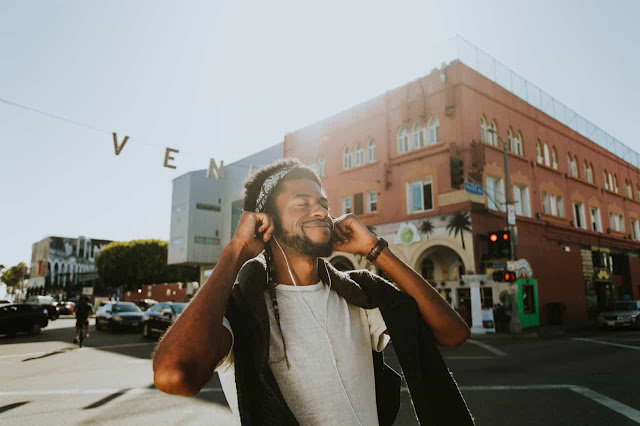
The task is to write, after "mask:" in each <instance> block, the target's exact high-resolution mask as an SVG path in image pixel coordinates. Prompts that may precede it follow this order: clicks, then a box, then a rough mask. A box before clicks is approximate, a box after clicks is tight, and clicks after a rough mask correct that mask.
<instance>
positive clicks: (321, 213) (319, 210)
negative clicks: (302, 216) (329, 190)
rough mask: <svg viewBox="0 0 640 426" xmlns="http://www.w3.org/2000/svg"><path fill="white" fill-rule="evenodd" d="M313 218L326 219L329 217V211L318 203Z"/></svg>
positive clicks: (312, 213) (312, 214)
mask: <svg viewBox="0 0 640 426" xmlns="http://www.w3.org/2000/svg"><path fill="white" fill-rule="evenodd" d="M311 216H313V217H314V218H318V219H326V218H327V217H329V210H328V209H325V208H324V207H322V205H321V204H320V203H316V205H315V206H314V208H313V211H312V212H311Z"/></svg>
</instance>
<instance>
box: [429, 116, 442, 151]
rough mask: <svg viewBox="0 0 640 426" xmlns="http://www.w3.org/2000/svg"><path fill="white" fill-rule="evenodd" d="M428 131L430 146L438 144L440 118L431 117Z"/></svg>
mask: <svg viewBox="0 0 640 426" xmlns="http://www.w3.org/2000/svg"><path fill="white" fill-rule="evenodd" d="M427 129H428V130H427V131H428V132H429V145H433V144H435V143H438V141H439V140H440V120H438V117H431V119H430V120H429V123H428V124H427Z"/></svg>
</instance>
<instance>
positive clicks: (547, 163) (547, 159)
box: [544, 143, 551, 167]
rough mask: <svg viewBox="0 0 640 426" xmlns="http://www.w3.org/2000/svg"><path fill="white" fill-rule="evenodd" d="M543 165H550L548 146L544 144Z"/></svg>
mask: <svg viewBox="0 0 640 426" xmlns="http://www.w3.org/2000/svg"><path fill="white" fill-rule="evenodd" d="M544 165H545V166H547V167H549V166H550V165H551V159H550V158H549V145H547V144H546V143H545V144H544Z"/></svg>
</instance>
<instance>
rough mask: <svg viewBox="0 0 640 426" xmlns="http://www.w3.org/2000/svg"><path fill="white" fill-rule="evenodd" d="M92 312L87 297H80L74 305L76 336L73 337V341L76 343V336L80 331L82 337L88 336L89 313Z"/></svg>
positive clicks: (78, 335) (77, 336)
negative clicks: (78, 301)
mask: <svg viewBox="0 0 640 426" xmlns="http://www.w3.org/2000/svg"><path fill="white" fill-rule="evenodd" d="M92 313H93V307H92V306H91V304H90V303H89V298H88V297H86V296H81V297H80V303H78V306H77V307H76V337H75V339H73V343H78V338H79V337H80V333H81V332H82V333H83V334H82V337H83V339H84V338H87V337H89V334H88V331H89V315H91V314H92Z"/></svg>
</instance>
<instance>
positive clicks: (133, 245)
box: [96, 240, 200, 290]
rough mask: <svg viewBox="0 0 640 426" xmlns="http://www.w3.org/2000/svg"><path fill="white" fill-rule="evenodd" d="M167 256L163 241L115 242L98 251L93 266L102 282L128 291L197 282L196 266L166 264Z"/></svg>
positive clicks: (166, 248) (197, 271)
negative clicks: (157, 285)
mask: <svg viewBox="0 0 640 426" xmlns="http://www.w3.org/2000/svg"><path fill="white" fill-rule="evenodd" d="M167 255H168V243H167V242H166V241H161V240H133V241H128V242H122V241H116V242H112V243H109V244H107V245H106V246H105V247H104V248H103V249H102V250H101V251H100V254H99V255H98V258H97V259H96V268H97V269H98V274H99V275H100V278H101V279H102V281H103V282H104V283H105V285H107V286H109V287H125V288H126V289H128V290H135V289H137V288H139V287H140V286H142V285H145V284H158V283H166V282H187V281H198V279H199V277H200V272H199V270H198V268H197V267H195V266H182V265H171V266H170V265H167Z"/></svg>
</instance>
